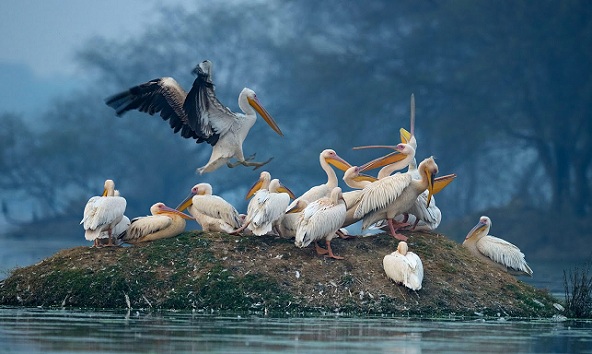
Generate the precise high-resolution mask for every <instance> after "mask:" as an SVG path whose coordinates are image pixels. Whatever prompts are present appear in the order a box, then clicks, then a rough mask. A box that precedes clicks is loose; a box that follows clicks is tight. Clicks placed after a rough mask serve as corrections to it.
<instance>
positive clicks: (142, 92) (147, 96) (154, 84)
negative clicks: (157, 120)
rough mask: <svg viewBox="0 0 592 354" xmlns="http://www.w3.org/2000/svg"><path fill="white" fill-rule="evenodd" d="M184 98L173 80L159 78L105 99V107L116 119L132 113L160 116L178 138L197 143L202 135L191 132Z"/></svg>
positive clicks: (179, 87) (197, 132) (184, 93)
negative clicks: (156, 114)
mask: <svg viewBox="0 0 592 354" xmlns="http://www.w3.org/2000/svg"><path fill="white" fill-rule="evenodd" d="M186 97H187V93H186V92H185V91H184V90H183V88H182V87H181V86H180V85H179V84H178V83H177V81H175V79H173V78H171V77H163V78H158V79H154V80H150V81H148V82H146V83H143V84H140V85H137V86H134V87H132V88H130V89H129V90H126V91H123V92H120V93H118V94H115V95H113V96H110V97H108V98H106V99H105V103H107V105H108V106H109V107H111V108H113V109H115V112H116V114H117V116H122V115H123V114H124V113H126V112H128V111H131V110H134V109H136V110H138V111H140V112H144V113H148V114H150V115H154V114H155V113H160V116H161V118H162V119H163V120H168V121H169V124H170V126H171V128H173V131H174V132H175V133H177V132H179V131H181V136H182V137H184V138H193V139H197V140H198V141H199V140H200V139H201V138H202V134H200V132H199V131H196V130H193V129H192V128H191V126H190V125H189V124H188V123H189V118H188V117H187V114H186V112H185V111H184V110H183V102H185V98H186ZM202 141H203V140H202Z"/></svg>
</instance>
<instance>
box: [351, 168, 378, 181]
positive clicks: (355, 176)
mask: <svg viewBox="0 0 592 354" xmlns="http://www.w3.org/2000/svg"><path fill="white" fill-rule="evenodd" d="M343 180H344V181H348V180H352V181H356V182H376V181H378V179H377V178H376V177H373V176H370V175H366V174H363V173H362V172H361V169H360V167H359V166H352V167H350V168H348V169H347V170H346V171H345V172H344V173H343Z"/></svg>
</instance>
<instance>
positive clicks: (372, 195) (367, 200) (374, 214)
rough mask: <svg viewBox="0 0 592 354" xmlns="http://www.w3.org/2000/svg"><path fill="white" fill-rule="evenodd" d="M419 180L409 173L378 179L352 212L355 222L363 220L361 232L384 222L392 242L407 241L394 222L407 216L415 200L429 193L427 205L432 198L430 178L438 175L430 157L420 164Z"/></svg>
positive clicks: (366, 190) (365, 191) (368, 188)
mask: <svg viewBox="0 0 592 354" xmlns="http://www.w3.org/2000/svg"><path fill="white" fill-rule="evenodd" d="M419 172H420V175H421V179H419V180H415V179H413V178H412V176H411V174H410V173H409V172H406V173H399V174H395V175H391V176H388V177H385V178H383V179H379V180H378V181H376V182H374V183H371V184H370V185H368V186H367V187H365V188H364V189H363V190H362V193H361V196H360V200H359V202H358V204H357V207H356V210H355V211H354V215H353V216H354V218H358V219H360V218H363V219H364V220H363V223H362V229H367V228H368V227H369V226H370V225H372V224H374V223H375V222H377V221H379V220H382V219H387V222H388V223H389V231H390V233H391V235H392V236H394V237H395V238H397V239H399V240H402V241H405V240H406V239H407V237H405V236H404V235H401V234H398V233H397V229H398V228H400V227H401V225H400V224H398V223H396V222H395V221H394V220H393V218H394V217H395V216H397V215H399V214H401V213H404V212H406V211H407V210H409V208H410V207H411V206H412V205H413V203H414V202H415V200H416V199H417V197H418V196H419V195H420V194H421V193H422V192H423V191H425V190H426V189H427V190H428V192H429V194H428V199H427V204H429V203H430V200H431V196H432V194H433V177H434V174H436V173H438V165H437V164H436V162H435V161H434V159H433V158H432V157H429V158H427V159H425V160H423V161H422V162H421V163H420V164H419Z"/></svg>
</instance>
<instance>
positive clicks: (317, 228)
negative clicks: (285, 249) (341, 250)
mask: <svg viewBox="0 0 592 354" xmlns="http://www.w3.org/2000/svg"><path fill="white" fill-rule="evenodd" d="M297 211H300V210H298V209H297V208H295V209H292V210H288V211H287V212H288V213H291V212H297ZM345 214H346V207H345V201H344V200H343V196H342V193H341V188H339V187H335V188H333V190H332V191H331V194H330V195H329V197H323V198H320V199H317V200H315V201H313V202H311V203H308V205H307V206H306V207H305V208H304V210H301V214H300V219H299V221H298V229H297V231H296V240H295V241H294V244H295V245H296V246H297V247H300V248H303V247H306V246H308V245H310V243H311V242H314V244H315V249H316V251H317V254H319V255H321V254H327V255H328V256H329V257H331V258H335V259H343V257H340V256H336V255H335V254H333V250H332V249H331V240H332V239H333V238H335V237H336V236H337V235H336V232H337V230H339V229H340V228H341V226H342V225H343V223H344V221H345ZM322 239H325V243H326V245H327V249H326V250H325V249H323V248H321V247H319V245H318V244H317V242H318V241H320V240H322Z"/></svg>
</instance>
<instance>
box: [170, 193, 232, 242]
mask: <svg viewBox="0 0 592 354" xmlns="http://www.w3.org/2000/svg"><path fill="white" fill-rule="evenodd" d="M176 209H177V210H179V211H183V210H185V209H187V210H188V211H189V214H191V216H193V217H194V218H195V220H196V221H197V223H198V224H199V225H200V226H201V228H202V230H203V231H213V232H226V233H231V232H232V231H233V230H235V229H237V228H239V227H240V226H241V225H242V220H241V217H240V215H239V213H238V211H237V210H236V209H235V208H234V206H232V205H231V204H230V203H228V202H227V201H226V200H224V199H223V198H221V197H219V196H217V195H213V194H212V186H211V185H210V184H209V183H198V184H196V185H195V186H193V188H191V193H190V194H189V196H187V198H186V199H185V200H184V201H182V202H181V204H179V206H178V207H177V208H176Z"/></svg>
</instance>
